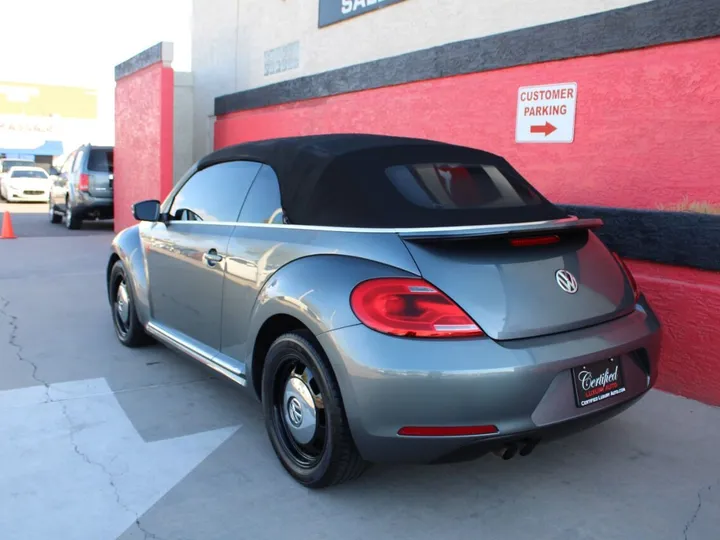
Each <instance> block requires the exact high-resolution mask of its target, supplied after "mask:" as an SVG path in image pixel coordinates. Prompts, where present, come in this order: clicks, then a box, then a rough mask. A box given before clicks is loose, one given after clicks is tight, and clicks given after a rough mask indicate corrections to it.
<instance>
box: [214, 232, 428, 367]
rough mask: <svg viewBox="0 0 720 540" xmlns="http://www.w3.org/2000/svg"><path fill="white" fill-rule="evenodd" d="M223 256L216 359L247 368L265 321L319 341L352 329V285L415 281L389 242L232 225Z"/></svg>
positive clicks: (399, 249) (400, 249)
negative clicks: (302, 330) (291, 322)
mask: <svg viewBox="0 0 720 540" xmlns="http://www.w3.org/2000/svg"><path fill="white" fill-rule="evenodd" d="M228 252H229V257H228V260H227V266H226V279H225V285H224V291H223V318H222V320H223V332H222V352H223V354H226V355H228V356H230V357H232V358H235V359H237V360H238V361H242V362H244V363H245V364H246V366H248V367H251V362H252V352H253V345H254V343H255V340H256V337H257V335H258V332H259V330H260V328H261V327H262V325H263V324H264V323H265V321H267V320H268V319H269V318H270V317H272V316H274V315H290V316H293V317H295V318H296V319H298V320H299V321H301V322H302V323H303V324H304V325H305V326H307V327H308V328H309V329H310V330H311V331H312V332H313V333H314V334H315V335H319V334H322V333H324V332H328V331H330V330H333V329H336V328H341V327H343V326H348V325H352V324H357V323H358V322H359V321H358V320H357V318H356V317H355V315H354V314H353V312H352V309H351V307H350V293H351V291H352V289H353V288H354V287H355V285H357V284H358V283H359V282H361V281H364V280H366V279H370V278H373V277H381V276H415V277H417V276H418V274H419V272H418V269H417V266H416V265H415V262H414V261H413V259H412V257H411V256H410V254H409V252H408V250H407V249H406V248H405V246H404V244H403V243H402V241H401V240H400V239H399V238H398V237H397V236H396V235H394V234H364V233H348V232H333V231H317V230H309V229H300V228H297V229H295V228H292V227H283V226H278V227H249V226H243V225H239V226H238V227H237V228H236V229H235V233H234V235H233V238H232V240H231V241H230V245H229V247H228Z"/></svg>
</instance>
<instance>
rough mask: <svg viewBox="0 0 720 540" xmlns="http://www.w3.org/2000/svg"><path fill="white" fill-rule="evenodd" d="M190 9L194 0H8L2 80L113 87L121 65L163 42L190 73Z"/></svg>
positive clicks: (0, 43)
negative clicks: (173, 51)
mask: <svg viewBox="0 0 720 540" xmlns="http://www.w3.org/2000/svg"><path fill="white" fill-rule="evenodd" d="M191 12H192V0H115V1H109V0H63V1H61V2H58V1H57V0H55V1H53V0H4V1H3V7H2V13H1V15H0V20H1V21H2V30H1V31H0V51H2V54H1V55H0V80H4V81H16V82H33V83H48V84H61V85H68V86H85V87H90V88H103V87H108V86H110V87H111V86H112V85H113V83H114V67H115V65H117V64H119V63H121V62H123V61H124V60H127V59H128V58H130V57H132V56H134V55H135V54H137V53H139V52H141V51H143V50H144V49H147V48H148V47H150V46H152V45H154V44H155V43H157V42H159V41H171V42H173V43H174V50H175V58H174V61H173V67H174V68H175V69H176V70H179V71H189V70H190V42H191ZM14 21H16V22H14Z"/></svg>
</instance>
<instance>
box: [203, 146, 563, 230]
mask: <svg viewBox="0 0 720 540" xmlns="http://www.w3.org/2000/svg"><path fill="white" fill-rule="evenodd" d="M237 160H245V161H255V162H260V163H264V164H267V165H269V166H270V167H272V168H273V170H274V171H275V173H276V174H277V177H278V181H279V184H280V194H281V201H282V205H283V210H284V212H285V215H286V217H287V218H288V221H289V222H290V223H293V224H299V225H319V226H335V227H362V228H416V227H449V226H472V225H490V224H500V223H518V222H529V221H544V220H552V219H559V218H563V217H566V216H567V214H566V213H565V212H563V211H561V210H560V209H559V208H557V207H556V206H554V205H553V204H552V203H550V202H549V201H548V200H547V199H545V198H544V197H543V196H542V195H540V194H539V193H538V192H537V191H536V190H535V189H534V188H533V187H532V186H530V184H529V183H528V182H527V181H526V180H525V179H523V178H522V176H521V175H520V174H519V173H518V172H517V171H515V169H513V168H512V167H511V166H510V164H509V163H508V162H507V161H506V160H504V159H503V158H501V157H499V156H497V155H494V154H491V153H488V152H484V151H481V150H477V149H473V148H467V147H463V146H456V145H452V144H447V143H442V142H437V141H431V140H424V139H411V138H404V137H391V136H385V135H369V134H335V135H312V136H304V137H291V138H282V139H271V140H265V141H257V142H248V143H244V144H238V145H235V146H229V147H226V148H223V149H221V150H217V151H215V152H213V153H211V154H209V155H207V156H206V157H204V158H203V159H201V160H200V161H199V162H198V165H197V167H198V170H199V169H204V168H206V167H209V166H211V165H214V164H217V163H223V162H227V161H237ZM428 167H430V168H428ZM393 171H394V172H393ZM428 171H430V174H428ZM457 171H462V172H461V173H460V174H458V172H457ZM468 171H480V172H481V174H479V173H468ZM485 171H490V174H489V175H488V174H486V172H485ZM432 173H436V174H432ZM453 175H455V177H457V178H460V179H459V180H458V179H457V178H453ZM498 176H499V177H500V179H501V180H500V181H499V182H498V180H497V178H498ZM428 178H430V180H428ZM448 178H450V179H451V180H452V181H454V182H455V184H454V186H457V185H460V186H461V187H463V189H464V190H465V191H463V189H457V188H456V187H453V188H452V190H454V191H453V194H452V195H448V194H449V190H448V189H447V185H449V183H448V182H446V181H445V180H446V179H448ZM463 178H464V179H468V178H469V179H470V180H471V182H472V183H473V189H474V191H472V190H470V191H467V185H468V184H467V183H465V184H462V179H463ZM496 184H497V185H496ZM486 185H487V186H489V187H487V186H486ZM418 186H421V187H418ZM483 186H486V187H483ZM509 186H511V187H509ZM443 189H445V190H446V192H443V191H442V190H443ZM508 189H510V191H511V195H514V197H512V198H511V199H509V200H511V201H520V203H519V204H514V203H513V202H510V203H508V202H507V200H508V199H507V198H506V199H504V200H503V202H502V203H501V204H498V202H497V201H498V200H499V199H501V198H502V197H504V196H505V195H503V192H504V193H505V194H506V193H507V192H508ZM488 190H489V191H488ZM513 190H514V193H513ZM438 192H439V194H438ZM463 193H467V195H463ZM458 194H459V195H458ZM518 194H519V195H518ZM485 200H487V201H490V202H489V203H488V204H485V202H484V201H485ZM427 201H431V203H428V202H427ZM438 201H440V202H438ZM442 201H445V202H442ZM448 201H450V202H448ZM472 201H475V202H472ZM478 201H479V202H478ZM493 201H494V202H493Z"/></svg>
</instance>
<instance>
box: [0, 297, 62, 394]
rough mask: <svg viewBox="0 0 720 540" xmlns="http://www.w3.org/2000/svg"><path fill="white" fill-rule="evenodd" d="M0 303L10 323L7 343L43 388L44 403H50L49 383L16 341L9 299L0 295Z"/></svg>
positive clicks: (13, 317)
mask: <svg viewBox="0 0 720 540" xmlns="http://www.w3.org/2000/svg"><path fill="white" fill-rule="evenodd" d="M0 304H2V307H0V314H1V315H3V316H5V317H6V318H7V320H8V324H9V325H10V338H9V339H8V345H10V346H11V347H13V348H14V349H15V356H16V357H17V359H18V360H19V361H20V362H22V363H24V364H27V365H29V366H30V367H31V368H32V373H31V375H30V376H31V377H32V378H33V380H34V381H35V382H37V383H38V384H41V385H42V386H43V387H44V388H45V403H50V402H51V401H52V399H50V385H49V384H48V383H47V382H46V381H44V380H43V379H41V378H40V377H38V374H37V373H38V366H37V364H36V363H35V362H33V361H32V360H30V359H28V358H25V357H24V356H23V347H22V345H20V344H19V343H18V341H17V333H18V318H17V316H15V315H12V314H11V313H9V312H8V310H7V308H8V306H9V305H10V300H8V299H7V298H4V297H2V296H0Z"/></svg>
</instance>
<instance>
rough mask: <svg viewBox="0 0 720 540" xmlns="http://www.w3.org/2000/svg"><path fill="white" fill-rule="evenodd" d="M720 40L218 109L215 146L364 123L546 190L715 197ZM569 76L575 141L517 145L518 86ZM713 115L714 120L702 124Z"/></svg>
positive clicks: (628, 200) (718, 198)
mask: <svg viewBox="0 0 720 540" xmlns="http://www.w3.org/2000/svg"><path fill="white" fill-rule="evenodd" d="M718 73H720V39H709V40H703V41H695V42H686V43H682V44H677V45H668V46H663V47H654V48H650V49H642V50H637V51H629V52H623V53H616V54H609V55H604V56H591V57H584V58H577V59H571V60H563V61H558V62H549V63H545V64H535V65H531V66H522V67H516V68H509V69H502V70H498V71H492V72H485V73H474V74H471V75H461V76H456V77H450V78H446V79H439V80H432V81H425V82H418V83H412V84H405V85H400V86H394V87H387V88H381V89H377V90H367V91H363V92H356V93H352V94H343V95H339V96H333V97H329V98H321V99H314V100H308V101H303V102H298V103H293V104H288V105H279V106H274V107H268V108H265V109H256V110H252V111H243V112H240V113H235V114H231V115H227V116H225V117H221V118H219V119H218V120H217V122H216V124H215V145H216V147H222V146H226V145H228V144H232V143H237V142H242V141H247V140H255V139H265V138H270V137H275V136H283V135H297V134H310V133H326V132H355V131H365V132H367V131H372V132H376V133H385V134H392V135H409V136H419V137H428V138H433V139H439V140H443V141H449V142H455V143H460V144H466V145H469V146H474V147H478V148H483V149H486V150H490V151H493V152H496V153H499V154H502V155H503V156H505V157H507V158H508V159H509V160H510V161H511V163H513V164H514V165H515V166H516V167H517V168H518V169H519V170H520V172H521V173H524V174H525V175H527V177H528V178H529V179H530V180H531V181H532V182H533V183H534V184H535V185H536V186H537V187H538V188H540V190H541V191H543V192H544V194H545V195H547V196H548V197H550V198H551V199H555V200H558V201H562V202H565V203H568V204H582V203H589V202H592V203H593V204H596V205H603V206H625V207H635V208H655V207H656V205H657V204H658V203H673V202H679V201H680V200H682V198H683V197H684V196H685V195H687V196H688V197H690V199H691V200H692V199H700V200H708V201H711V202H713V203H715V204H720V181H717V171H718V170H720V124H719V123H718V121H717V120H718V119H720V87H719V86H718V85H719V84H720V82H719V79H718ZM573 81H574V82H577V83H578V101H577V117H576V127H575V141H574V142H573V143H572V144H516V143H515V113H516V107H517V91H518V88H519V87H521V86H528V85H536V84H546V83H556V82H573ZM710 119H714V120H715V121H710Z"/></svg>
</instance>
